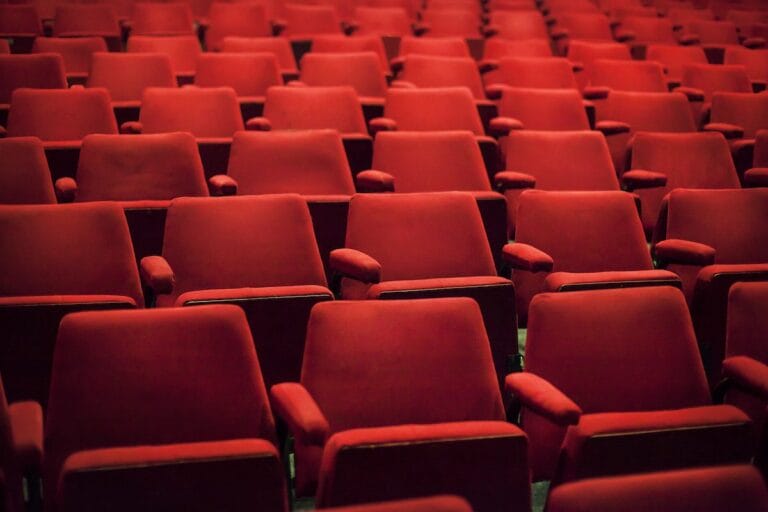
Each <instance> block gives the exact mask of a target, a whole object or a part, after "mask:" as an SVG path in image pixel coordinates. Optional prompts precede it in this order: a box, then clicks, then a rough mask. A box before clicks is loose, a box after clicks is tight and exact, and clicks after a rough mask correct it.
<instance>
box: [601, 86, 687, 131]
mask: <svg viewBox="0 0 768 512" xmlns="http://www.w3.org/2000/svg"><path fill="white" fill-rule="evenodd" d="M597 120H598V121H603V120H610V121H621V122H623V123H627V124H629V126H630V129H631V130H632V131H633V132H635V133H636V132H639V131H648V132H694V131H696V124H695V123H694V121H693V115H692V114H691V108H690V106H689V105H688V99H687V98H686V97H685V96H684V95H682V94H670V93H667V92H633V91H612V92H611V94H609V95H608V99H606V100H605V101H604V102H602V104H601V105H599V107H598V109H597Z"/></svg>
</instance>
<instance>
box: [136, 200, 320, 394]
mask: <svg viewBox="0 0 768 512" xmlns="http://www.w3.org/2000/svg"><path fill="white" fill-rule="evenodd" d="M141 271H142V277H143V279H144V283H145V285H146V286H148V287H149V288H150V289H151V290H152V291H153V295H154V296H155V298H156V305H157V306H158V307H163V308H165V307H172V306H197V305H201V304H209V303H216V304H219V303H230V304H236V305H238V306H240V307H242V308H243V309H244V310H245V312H246V316H247V317H248V321H249V323H250V325H251V328H252V330H253V333H254V338H255V340H256V344H257V348H258V351H259V360H260V361H261V366H262V368H263V369H262V372H263V374H264V381H265V382H266V384H267V386H268V387H269V386H271V385H272V384H275V383H277V382H284V381H289V380H297V379H298V377H299V372H300V370H301V354H302V351H303V349H304V336H305V334H306V327H307V324H306V319H307V318H308V315H309V310H310V309H311V308H312V306H313V305H314V304H316V303H318V302H322V301H326V300H332V299H333V295H332V294H331V292H330V291H329V290H328V288H327V287H326V280H325V273H324V272H323V264H322V262H321V260H320V254H319V252H318V250H317V244H316V242H315V236H314V233H313V232H312V220H311V218H310V215H309V210H308V208H307V205H306V202H305V201H304V199H302V198H301V197H300V196H298V195H272V196H247V197H245V196H244V197H228V198H179V199H174V200H173V201H172V202H171V205H170V207H169V208H168V216H167V218H166V222H165V237H164V240H163V254H162V257H159V256H150V257H146V258H144V259H143V260H142V262H141Z"/></svg>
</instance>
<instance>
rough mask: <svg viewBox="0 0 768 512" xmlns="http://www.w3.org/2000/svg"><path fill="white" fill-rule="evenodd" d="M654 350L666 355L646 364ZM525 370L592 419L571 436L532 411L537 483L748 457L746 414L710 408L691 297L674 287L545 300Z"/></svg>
mask: <svg viewBox="0 0 768 512" xmlns="http://www.w3.org/2000/svg"><path fill="white" fill-rule="evenodd" d="M566 333H567V334H566ZM653 353H663V354H664V357H663V358H661V359H658V358H648V357H647V356H648V354H653ZM563 361H568V364H567V365H564V364H563ZM526 371H528V372H531V373H533V374H535V375H538V376H540V377H542V378H544V379H546V380H548V381H549V382H550V383H552V384H553V385H554V386H556V387H557V389H559V390H560V391H561V392H563V393H565V395H566V396H568V397H569V398H570V399H572V400H573V401H574V402H576V404H577V405H578V406H579V407H580V408H581V410H582V411H583V413H584V414H583V415H582V417H581V419H580V421H579V423H578V425H575V426H571V427H569V428H568V429H567V430H566V429H564V428H563V427H558V426H556V425H555V424H553V423H551V422H549V421H547V420H546V419H545V418H544V417H543V416H541V415H537V414H534V413H533V412H531V411H530V410H527V409H525V408H524V409H523V412H522V417H521V420H522V426H523V429H524V430H525V431H526V433H527V434H528V436H529V439H530V441H531V452H530V453H531V466H532V469H533V475H534V476H533V477H534V479H542V478H550V477H553V476H554V477H555V480H556V483H561V482H564V481H568V480H570V479H573V478H574V477H575V478H579V477H581V478H584V477H591V476H601V475H605V474H616V473H632V472H639V471H649V470H661V469H673V468H680V467H690V466H694V465H707V464H719V463H736V462H738V463H741V462H744V461H746V460H748V458H749V442H748V439H747V438H748V435H747V434H748V432H749V428H750V425H749V423H748V421H747V420H746V416H744V415H743V414H741V413H740V411H738V410H737V409H735V408H732V407H729V406H711V405H710V404H711V399H710V395H709V390H708V388H707V383H706V379H705V375H704V371H703V368H702V366H701V363H700V360H699V358H698V353H697V350H696V338H695V337H694V334H693V329H692V326H691V323H690V320H689V317H688V310H687V308H686V304H685V300H684V298H683V295H682V293H680V291H678V290H675V289H674V288H671V287H666V286H659V287H652V288H632V289H612V290H590V291H582V292H571V293H555V294H549V293H548V294H541V295H539V296H537V297H536V298H534V300H533V301H532V303H531V310H530V318H529V323H528V337H527V340H526ZM585 375H589V378H585ZM704 441H706V444H699V443H700V442H704ZM701 447H706V448H704V449H702V448H701ZM558 452H560V453H561V456H560V458H559V459H558Z"/></svg>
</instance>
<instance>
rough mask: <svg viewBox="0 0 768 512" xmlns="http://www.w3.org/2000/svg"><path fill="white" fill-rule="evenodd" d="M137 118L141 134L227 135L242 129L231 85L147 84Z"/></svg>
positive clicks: (240, 116) (238, 109)
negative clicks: (168, 85)
mask: <svg viewBox="0 0 768 512" xmlns="http://www.w3.org/2000/svg"><path fill="white" fill-rule="evenodd" d="M139 120H140V121H141V123H142V125H143V130H144V133H167V132H191V133H192V134H193V135H194V136H195V137H231V136H232V135H233V134H234V133H235V132H236V131H239V130H242V129H243V128H244V125H243V117H242V115H241V114H240V106H239V105H238V103H237V96H236V95H235V91H234V89H232V88H231V87H210V88H208V87H206V88H196V87H185V88H182V89H175V88H164V87H148V88H146V89H144V96H143V98H142V100H141V112H140V114H139Z"/></svg>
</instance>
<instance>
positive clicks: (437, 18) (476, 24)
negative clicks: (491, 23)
mask: <svg viewBox="0 0 768 512" xmlns="http://www.w3.org/2000/svg"><path fill="white" fill-rule="evenodd" d="M421 15H422V19H423V20H424V22H425V23H426V24H427V25H428V26H429V31H428V35H429V36H430V37H462V38H479V37H480V19H479V16H478V13H477V12H475V11H474V10H473V9H472V8H467V7H460V6H454V7H450V8H445V9H426V10H424V11H422V13H421Z"/></svg>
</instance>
